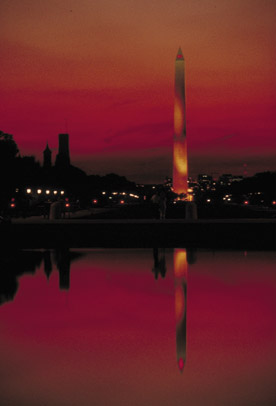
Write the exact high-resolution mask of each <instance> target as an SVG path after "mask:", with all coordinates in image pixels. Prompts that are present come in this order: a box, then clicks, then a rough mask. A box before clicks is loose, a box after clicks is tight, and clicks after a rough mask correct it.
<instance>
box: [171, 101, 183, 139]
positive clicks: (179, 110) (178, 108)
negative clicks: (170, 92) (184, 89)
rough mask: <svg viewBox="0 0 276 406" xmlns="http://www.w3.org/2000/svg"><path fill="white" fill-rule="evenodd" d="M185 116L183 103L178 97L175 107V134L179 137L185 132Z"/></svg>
mask: <svg viewBox="0 0 276 406" xmlns="http://www.w3.org/2000/svg"><path fill="white" fill-rule="evenodd" d="M184 116H185V114H184V107H183V103H182V101H181V100H179V98H178V97H177V98H176V100H175V105H174V132H175V134H177V135H181V134H182V133H183V131H184V124H185V123H184Z"/></svg>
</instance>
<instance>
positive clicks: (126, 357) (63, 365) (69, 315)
mask: <svg viewBox="0 0 276 406" xmlns="http://www.w3.org/2000/svg"><path fill="white" fill-rule="evenodd" d="M0 281H1V283H0V304H1V305H0V374H1V376H0V404H1V405H5V406H23V405H28V406H43V405H47V406H48V405H49V406H50V405H51V406H52V405H53V406H63V405H66V406H72V405H83V406H86V405H97V406H98V405H99V406H101V405H131V406H132V405H133V406H136V405H137V406H141V405H151V406H155V405H158V406H163V405H164V406H165V405H166V406H167V405H171V406H176V405H179V406H180V405H181V406H182V405H186V406H194V405H196V406H197V405H212V406H224V405H227V406H228V405H229V406H230V405H231V406H232V405H233V406H234V405H235V406H239V405H240V406H259V405H260V406H270V405H272V404H275V401H276V389H275V387H276V385H275V376H276V326H275V319H276V318H275V316H276V253H275V252H241V251H237V252H233V251H231V252H230V251H229V252H227V251H224V252H222V251H218V252H211V251H202V250H201V251H193V252H191V251H186V250H185V249H175V250H172V249H155V250H150V249H145V250H143V249H89V250H78V251H76V250H63V251H60V250H59V251H57V250H53V251H21V252H18V253H17V254H14V253H13V254H12V255H10V256H8V255H6V256H2V258H1V270H0Z"/></svg>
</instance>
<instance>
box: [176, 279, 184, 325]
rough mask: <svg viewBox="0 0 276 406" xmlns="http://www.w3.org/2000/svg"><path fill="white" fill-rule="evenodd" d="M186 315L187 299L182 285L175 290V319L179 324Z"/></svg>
mask: <svg viewBox="0 0 276 406" xmlns="http://www.w3.org/2000/svg"><path fill="white" fill-rule="evenodd" d="M184 314H185V297H184V292H183V288H182V286H181V285H179V286H177V287H176V288H175V318H176V321H177V323H178V322H180V321H181V320H182V319H183V316H184Z"/></svg>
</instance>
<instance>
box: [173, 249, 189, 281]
mask: <svg viewBox="0 0 276 406" xmlns="http://www.w3.org/2000/svg"><path fill="white" fill-rule="evenodd" d="M174 274H175V276H176V277H177V278H180V277H184V278H186V276H187V253H186V250H185V249H176V250H175V253H174Z"/></svg>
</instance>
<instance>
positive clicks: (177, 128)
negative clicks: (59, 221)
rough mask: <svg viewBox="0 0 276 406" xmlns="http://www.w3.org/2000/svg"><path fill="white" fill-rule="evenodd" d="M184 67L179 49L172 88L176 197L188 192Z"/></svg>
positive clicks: (174, 187) (174, 185)
mask: <svg viewBox="0 0 276 406" xmlns="http://www.w3.org/2000/svg"><path fill="white" fill-rule="evenodd" d="M184 68H185V66H184V57H183V54H182V51H181V48H179V50H178V52H177V55H176V60H175V88H174V92H175V94H174V141H173V191H174V192H175V193H177V194H178V195H181V194H185V195H187V192H188V159H187V141H186V111H185V110H186V106H185V72H184V71H185V69H184Z"/></svg>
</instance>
